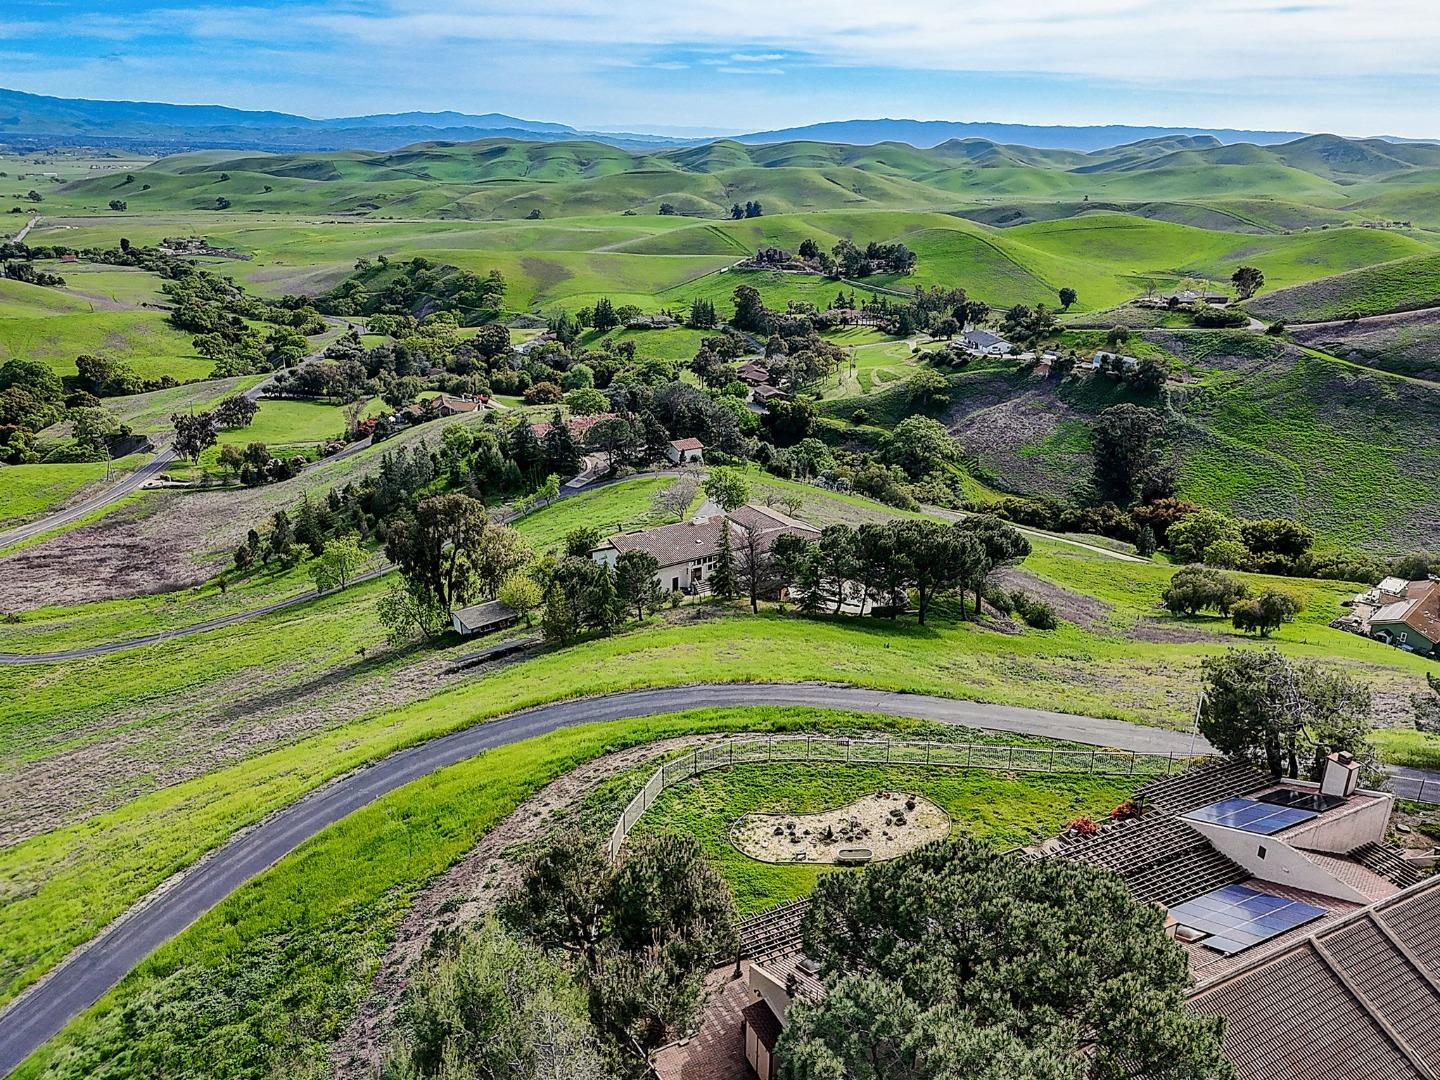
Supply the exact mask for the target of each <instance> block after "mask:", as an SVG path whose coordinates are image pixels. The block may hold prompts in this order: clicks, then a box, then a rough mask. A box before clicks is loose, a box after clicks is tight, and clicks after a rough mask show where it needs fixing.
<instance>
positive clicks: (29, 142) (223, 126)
mask: <svg viewBox="0 0 1440 1080" xmlns="http://www.w3.org/2000/svg"><path fill="white" fill-rule="evenodd" d="M499 138H508V139H524V140H527V141H554V140H560V139H567V140H568V139H597V140H600V141H603V142H606V143H609V144H610V145H612V146H620V147H624V148H626V149H632V150H644V149H659V148H661V147H666V146H688V145H691V144H692V143H693V142H695V140H693V139H674V138H667V137H665V136H663V135H644V134H631V133H628V132H603V133H601V132H589V131H581V130H579V129H577V128H573V127H569V126H567V125H565V124H551V123H544V122H541V121H536V120H521V119H520V118H518V117H514V116H505V115H504V114H502V113H485V114H484V115H480V116H471V115H468V114H466V113H458V112H436V113H424V112H407V113H392V114H387V115H378V116H344V117H338V118H335V119H331V120H313V119H311V118H309V117H306V116H293V115H291V114H289V113H279V112H251V111H248V110H245V109H230V108H226V107H224V106H221V105H168V104H163V103H159V102H148V101H87V100H81V99H76V98H57V97H43V96H41V95H38V94H26V93H22V92H20V91H18V90H0V143H8V144H11V145H18V146H26V147H28V146H55V145H62V146H76V145H83V146H107V147H116V148H124V149H131V150H140V151H147V152H152V153H160V154H169V153H176V152H178V151H182V150H212V149H221V150H274V151H287V150H291V151H293V150H362V149H363V150H393V149H395V148H396V147H400V146H409V145H411V144H413V143H419V142H473V141H474V140H476V139H499Z"/></svg>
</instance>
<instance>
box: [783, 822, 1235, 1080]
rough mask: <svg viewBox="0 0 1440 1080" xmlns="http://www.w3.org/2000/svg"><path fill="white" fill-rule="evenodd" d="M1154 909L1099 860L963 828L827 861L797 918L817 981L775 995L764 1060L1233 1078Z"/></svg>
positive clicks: (815, 1075)
mask: <svg viewBox="0 0 1440 1080" xmlns="http://www.w3.org/2000/svg"><path fill="white" fill-rule="evenodd" d="M1163 923H1164V918H1163V912H1160V911H1157V910H1156V909H1155V908H1153V907H1150V906H1147V905H1143V904H1140V903H1138V902H1136V901H1135V900H1134V899H1132V898H1131V896H1130V894H1129V892H1128V891H1127V890H1126V888H1125V885H1124V883H1123V882H1122V881H1121V880H1120V879H1119V878H1118V877H1116V876H1115V875H1113V874H1110V873H1107V872H1105V871H1103V870H1099V869H1096V868H1094V867H1090V866H1085V865H1083V864H1079V863H1074V862H1069V861H1065V860H1060V859H1038V860H1031V859H1022V858H1017V857H1015V856H1011V855H1004V854H999V853H997V852H995V851H994V850H993V849H992V848H991V847H989V846H988V845H986V844H983V843H979V842H976V841H973V840H948V841H942V842H940V843H935V844H929V845H926V846H925V847H922V848H919V849H917V850H915V851H912V852H910V853H908V854H906V855H902V856H901V857H900V858H898V859H894V860H892V861H890V862H886V863H877V864H875V865H873V866H871V867H868V868H866V870H865V871H864V872H863V873H855V874H827V875H825V876H823V877H822V878H821V879H820V880H819V881H818V882H817V883H816V886H815V890H814V892H813V894H812V897H811V902H810V907H809V909H808V910H807V912H806V914H805V918H804V922H803V934H804V942H805V954H806V955H807V956H810V957H812V958H814V959H815V960H817V961H819V963H820V969H821V981H822V982H823V983H824V987H825V993H824V996H823V997H822V998H821V999H820V1000H819V1001H816V1002H809V1001H804V1000H799V1001H796V1002H795V1004H794V1005H793V1006H792V1007H791V1009H790V1012H789V1015H788V1017H787V1025H786V1028H785V1031H784V1033H783V1034H782V1035H781V1037H780V1043H779V1045H778V1046H777V1048H776V1058H777V1060H778V1061H779V1062H780V1063H781V1075H782V1076H783V1077H785V1078H786V1080H836V1078H839V1077H845V1078H847V1080H958V1078H960V1077H966V1078H969V1080H1002V1078H1008V1077H1026V1078H1027V1080H1111V1078H1118V1077H1166V1078H1168V1080H1233V1077H1234V1071H1233V1069H1232V1067H1231V1066H1230V1064H1229V1063H1228V1062H1227V1061H1226V1060H1225V1057H1224V1055H1223V1053H1222V1049H1221V1021H1220V1020H1219V1019H1217V1018H1215V1017H1201V1016H1194V1015H1192V1014H1190V1013H1189V1012H1188V1011H1187V1009H1186V1008H1185V1001H1184V998H1185V990H1186V988H1187V987H1188V986H1189V983H1190V971H1189V964H1188V961H1187V960H1186V957H1185V953H1184V951H1183V950H1182V949H1181V948H1180V947H1179V946H1178V945H1176V944H1175V943H1174V942H1173V941H1171V940H1169V939H1168V938H1167V937H1166V936H1165V931H1164V925H1163ZM881 928H883V931H884V932H883V933H882V932H880V930H881Z"/></svg>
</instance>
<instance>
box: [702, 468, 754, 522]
mask: <svg viewBox="0 0 1440 1080" xmlns="http://www.w3.org/2000/svg"><path fill="white" fill-rule="evenodd" d="M704 491H705V494H706V496H708V497H709V498H711V499H713V500H714V501H715V503H716V505H717V506H719V507H720V509H722V510H724V511H725V512H726V513H727V514H728V513H729V512H730V511H731V510H734V509H735V508H736V507H740V506H744V505H745V503H746V502H747V501H748V500H749V498H750V485H749V484H747V483H746V482H745V477H744V476H743V475H741V473H740V472H739V470H737V469H731V468H727V467H719V468H714V469H711V470H710V475H709V476H707V477H706V478H705V484H704Z"/></svg>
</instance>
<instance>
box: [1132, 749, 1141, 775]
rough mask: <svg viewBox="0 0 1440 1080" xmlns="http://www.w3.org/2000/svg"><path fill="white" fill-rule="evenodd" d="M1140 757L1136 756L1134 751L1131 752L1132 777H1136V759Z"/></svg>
mask: <svg viewBox="0 0 1440 1080" xmlns="http://www.w3.org/2000/svg"><path fill="white" fill-rule="evenodd" d="M1138 756H1139V755H1138V754H1136V753H1135V751H1134V750H1131V751H1130V775H1131V776H1134V775H1135V759H1136V758H1137V757H1138Z"/></svg>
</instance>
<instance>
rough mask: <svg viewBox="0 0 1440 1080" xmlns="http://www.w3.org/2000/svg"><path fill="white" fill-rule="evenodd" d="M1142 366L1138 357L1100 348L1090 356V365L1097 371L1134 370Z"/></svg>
mask: <svg viewBox="0 0 1440 1080" xmlns="http://www.w3.org/2000/svg"><path fill="white" fill-rule="evenodd" d="M1139 366H1140V360H1139V358H1138V357H1134V356H1125V355H1122V354H1121V353H1113V352H1106V351H1105V350H1103V349H1102V350H1100V351H1099V352H1097V353H1096V354H1095V355H1094V356H1092V357H1091V358H1090V367H1091V368H1092V369H1093V370H1095V371H1106V370H1109V371H1134V370H1136V369H1137V368H1139Z"/></svg>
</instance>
